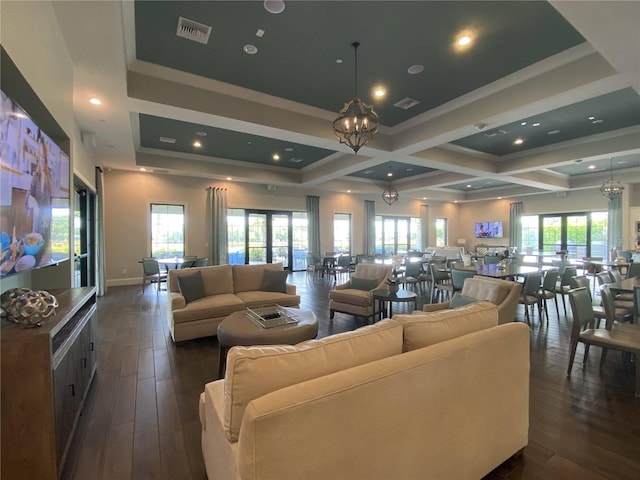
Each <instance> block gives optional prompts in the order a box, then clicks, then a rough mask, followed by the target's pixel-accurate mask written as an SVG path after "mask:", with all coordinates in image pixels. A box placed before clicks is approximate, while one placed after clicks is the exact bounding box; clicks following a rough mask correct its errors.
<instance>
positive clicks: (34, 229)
mask: <svg viewBox="0 0 640 480" xmlns="http://www.w3.org/2000/svg"><path fill="white" fill-rule="evenodd" d="M0 96H1V98H0V101H1V102H2V103H1V105H0V106H1V109H0V235H1V237H2V258H1V259H0V275H1V276H2V277H6V276H8V275H13V274H16V273H21V272H25V271H28V270H32V269H34V268H40V267H45V266H48V265H53V264H57V263H58V262H60V261H63V260H67V259H69V225H70V223H69V222H70V212H69V192H70V190H69V156H68V155H67V154H66V153H65V152H64V151H62V150H61V149H60V147H59V146H58V145H56V143H55V142H54V141H53V140H51V138H49V136H47V135H46V134H45V133H44V132H43V131H42V130H41V129H40V128H39V127H38V125H37V124H36V123H35V122H34V121H33V120H32V119H31V118H30V117H29V116H28V115H27V114H26V112H25V111H24V110H22V108H20V106H18V105H17V104H16V103H15V102H14V101H13V100H12V99H11V98H9V97H8V96H7V95H6V94H5V93H4V92H3V91H1V90H0Z"/></svg>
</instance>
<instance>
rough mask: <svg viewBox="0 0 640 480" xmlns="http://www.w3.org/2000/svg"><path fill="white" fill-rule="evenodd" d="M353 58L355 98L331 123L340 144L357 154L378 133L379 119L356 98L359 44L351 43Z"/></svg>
mask: <svg viewBox="0 0 640 480" xmlns="http://www.w3.org/2000/svg"><path fill="white" fill-rule="evenodd" d="M351 46H352V47H353V49H354V57H355V96H354V98H353V100H351V101H350V102H349V103H345V104H344V107H343V108H342V110H340V112H339V114H340V115H339V116H338V118H336V119H335V120H334V121H333V133H335V134H336V136H337V137H338V139H339V140H340V143H344V144H346V145H349V147H351V149H352V150H353V151H354V152H355V153H358V150H360V148H361V147H363V146H365V145H366V144H367V142H368V141H369V140H371V139H372V138H373V136H374V135H375V134H376V132H377V131H378V126H379V125H380V119H379V118H378V115H377V114H376V112H374V111H373V108H372V107H371V106H369V105H366V104H365V103H363V102H362V100H360V98H359V97H358V47H359V46H360V43H359V42H353V43H352V44H351Z"/></svg>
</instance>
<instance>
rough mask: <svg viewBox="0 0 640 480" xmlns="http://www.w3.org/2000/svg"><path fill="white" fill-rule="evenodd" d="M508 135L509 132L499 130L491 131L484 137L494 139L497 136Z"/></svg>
mask: <svg viewBox="0 0 640 480" xmlns="http://www.w3.org/2000/svg"><path fill="white" fill-rule="evenodd" d="M506 134H507V132H505V131H504V130H500V129H498V130H491V131H490V132H487V133H485V134H484V135H485V137H489V138H493V137H495V136H496V135H506Z"/></svg>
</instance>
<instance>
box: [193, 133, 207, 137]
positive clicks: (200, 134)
mask: <svg viewBox="0 0 640 480" xmlns="http://www.w3.org/2000/svg"><path fill="white" fill-rule="evenodd" d="M196 135H198V136H199V137H206V136H207V132H196Z"/></svg>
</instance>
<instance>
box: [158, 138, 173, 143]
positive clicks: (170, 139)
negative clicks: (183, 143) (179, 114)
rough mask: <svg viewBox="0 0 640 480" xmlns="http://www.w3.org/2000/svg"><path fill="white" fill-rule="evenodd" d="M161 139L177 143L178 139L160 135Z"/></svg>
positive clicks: (164, 141) (163, 141)
mask: <svg viewBox="0 0 640 480" xmlns="http://www.w3.org/2000/svg"><path fill="white" fill-rule="evenodd" d="M160 141H161V142H162V143H176V139H175V138H171V137H160Z"/></svg>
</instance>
